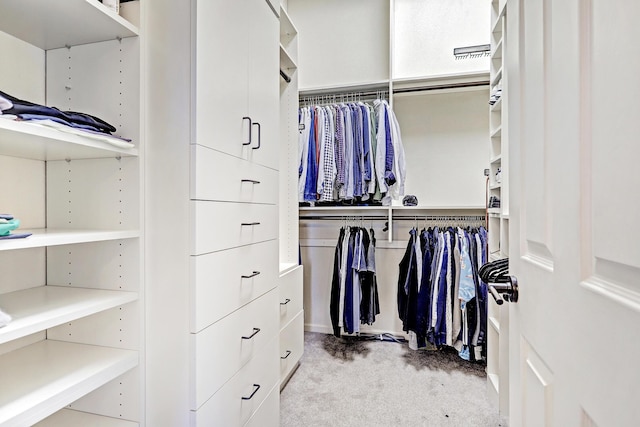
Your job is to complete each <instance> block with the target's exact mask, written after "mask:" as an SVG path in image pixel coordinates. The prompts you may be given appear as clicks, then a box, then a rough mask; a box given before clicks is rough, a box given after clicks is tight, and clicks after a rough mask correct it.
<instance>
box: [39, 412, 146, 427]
mask: <svg viewBox="0 0 640 427" xmlns="http://www.w3.org/2000/svg"><path fill="white" fill-rule="evenodd" d="M60 426H91V427H139V426H140V424H138V423H135V422H133V421H127V420H121V419H118V418H110V417H101V416H100V415H94V414H88V413H86V412H80V411H74V410H71V409H62V410H60V411H58V412H56V413H55V414H53V415H51V416H50V417H47V418H45V419H44V420H42V421H40V422H39V423H37V424H35V425H34V426H33V427H60Z"/></svg>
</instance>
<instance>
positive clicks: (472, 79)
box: [393, 71, 489, 91]
mask: <svg viewBox="0 0 640 427" xmlns="http://www.w3.org/2000/svg"><path fill="white" fill-rule="evenodd" d="M488 81H489V72H488V71H485V72H477V71H473V72H464V73H455V74H436V75H432V76H419V77H411V78H396V79H393V89H394V91H395V90H402V89H420V88H433V89H437V88H439V87H441V86H442V87H443V88H449V87H454V86H456V85H459V84H464V83H477V82H480V83H485V82H488ZM469 89H478V87H477V86H476V87H471V88H469Z"/></svg>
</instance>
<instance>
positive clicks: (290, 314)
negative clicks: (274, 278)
mask: <svg viewBox="0 0 640 427" xmlns="http://www.w3.org/2000/svg"><path fill="white" fill-rule="evenodd" d="M278 292H279V294H280V328H284V326H285V325H286V324H287V323H289V322H290V321H291V319H293V318H294V317H295V316H296V315H297V314H298V313H299V312H300V310H302V301H303V284H302V266H301V265H300V266H298V267H296V268H295V269H293V270H290V271H288V272H287V273H285V274H283V275H281V276H280V280H279V283H278Z"/></svg>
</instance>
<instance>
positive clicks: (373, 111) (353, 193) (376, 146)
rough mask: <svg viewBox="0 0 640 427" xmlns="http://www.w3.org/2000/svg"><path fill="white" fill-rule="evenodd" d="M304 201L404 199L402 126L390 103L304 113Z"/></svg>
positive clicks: (301, 141) (301, 187)
mask: <svg viewBox="0 0 640 427" xmlns="http://www.w3.org/2000/svg"><path fill="white" fill-rule="evenodd" d="M298 128H299V135H298V155H299V165H298V166H299V167H298V176H299V184H298V186H299V192H298V193H299V201H300V202H306V203H316V202H323V203H336V202H348V203H372V202H373V203H380V202H381V201H382V200H383V199H385V198H386V202H388V203H385V204H390V200H391V198H392V197H393V198H400V197H402V196H403V195H404V181H405V176H406V164H405V158H404V148H403V146H402V137H401V133H400V125H399V124H398V121H397V119H396V116H395V114H394V113H393V111H392V110H391V107H390V106H389V104H388V102H387V101H383V100H376V101H375V102H374V105H370V104H367V103H363V102H349V103H340V104H331V105H326V106H305V107H301V108H300V109H299V112H298Z"/></svg>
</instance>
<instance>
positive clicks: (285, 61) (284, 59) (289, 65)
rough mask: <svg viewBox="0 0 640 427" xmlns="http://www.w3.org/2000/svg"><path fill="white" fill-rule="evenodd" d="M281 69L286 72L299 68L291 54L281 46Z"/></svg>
mask: <svg viewBox="0 0 640 427" xmlns="http://www.w3.org/2000/svg"><path fill="white" fill-rule="evenodd" d="M280 67H281V68H283V69H285V70H295V69H297V68H298V65H297V64H296V62H295V61H294V60H293V59H292V58H291V55H289V52H287V50H286V49H285V48H284V46H282V44H280Z"/></svg>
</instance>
